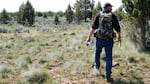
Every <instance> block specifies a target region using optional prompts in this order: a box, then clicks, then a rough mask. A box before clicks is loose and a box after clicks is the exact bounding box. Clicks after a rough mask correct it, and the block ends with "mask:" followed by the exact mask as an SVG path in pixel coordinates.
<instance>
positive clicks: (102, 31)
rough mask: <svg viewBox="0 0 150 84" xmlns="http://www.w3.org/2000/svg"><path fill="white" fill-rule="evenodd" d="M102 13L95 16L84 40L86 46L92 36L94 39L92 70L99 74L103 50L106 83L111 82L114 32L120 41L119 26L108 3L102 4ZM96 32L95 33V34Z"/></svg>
mask: <svg viewBox="0 0 150 84" xmlns="http://www.w3.org/2000/svg"><path fill="white" fill-rule="evenodd" d="M103 8H104V9H103V11H102V12H101V13H98V14H96V16H95V19H94V22H93V24H92V28H91V30H90V32H89V35H88V37H87V39H86V45H88V42H89V41H90V40H91V37H92V35H93V34H94V36H95V37H96V51H95V64H94V69H96V70H97V73H98V72H99V68H100V53H101V51H102V48H105V53H106V79H107V82H113V78H111V73H112V72H111V70H112V48H113V43H114V41H113V39H114V37H115V36H116V35H115V33H114V31H113V28H114V30H115V31H116V32H117V38H118V41H121V32H120V25H119V22H118V20H117V17H116V16H115V15H114V14H113V13H112V12H111V11H112V5H111V4H110V3H106V4H104V7H103ZM95 31H96V32H95Z"/></svg>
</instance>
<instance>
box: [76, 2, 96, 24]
mask: <svg viewBox="0 0 150 84" xmlns="http://www.w3.org/2000/svg"><path fill="white" fill-rule="evenodd" d="M93 7H94V0H92V1H91V0H77V1H76V3H75V11H76V12H78V13H77V15H79V12H80V15H82V16H83V18H82V17H81V16H80V17H81V20H82V19H84V21H85V22H86V21H87V18H90V19H91V18H92V10H93ZM78 20H79V19H78Z"/></svg>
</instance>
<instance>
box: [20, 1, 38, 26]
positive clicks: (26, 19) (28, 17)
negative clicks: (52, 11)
mask: <svg viewBox="0 0 150 84" xmlns="http://www.w3.org/2000/svg"><path fill="white" fill-rule="evenodd" d="M34 18H35V12H34V8H33V7H32V5H31V3H30V2H29V1H27V3H26V4H25V5H24V3H23V4H22V5H21V6H20V8H19V12H18V19H17V21H18V23H20V24H23V25H30V26H31V25H32V24H33V23H34Z"/></svg>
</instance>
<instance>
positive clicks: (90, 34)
mask: <svg viewBox="0 0 150 84" xmlns="http://www.w3.org/2000/svg"><path fill="white" fill-rule="evenodd" d="M99 16H100V14H99V13H97V14H96V16H95V18H94V21H93V24H92V28H91V29H90V31H89V34H88V37H87V39H86V44H87V42H88V41H90V40H91V37H92V35H93V34H94V32H95V30H96V29H97V28H98V25H99Z"/></svg>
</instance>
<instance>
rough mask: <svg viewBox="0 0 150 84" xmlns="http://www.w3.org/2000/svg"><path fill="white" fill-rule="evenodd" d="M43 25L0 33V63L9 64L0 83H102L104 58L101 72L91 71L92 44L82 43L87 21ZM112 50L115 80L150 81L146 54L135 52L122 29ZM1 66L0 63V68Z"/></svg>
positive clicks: (130, 83) (120, 82) (141, 83)
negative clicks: (97, 74)
mask: <svg viewBox="0 0 150 84" xmlns="http://www.w3.org/2000/svg"><path fill="white" fill-rule="evenodd" d="M38 27H40V26H38ZM43 27H44V28H45V29H46V30H47V29H48V31H46V32H45V30H44V31H43V30H42V31H39V28H36V27H34V28H31V29H30V33H26V32H23V33H16V34H14V33H13V32H12V33H5V34H3V33H1V34H0V38H1V40H0V53H1V54H0V65H8V66H9V67H11V69H10V70H9V67H7V68H8V70H9V72H7V73H6V75H5V74H4V75H3V77H2V79H0V83H3V84H12V83H13V84H17V83H18V84H33V82H34V83H38V84H40V83H41V81H42V82H45V83H46V84H67V83H69V84H72V83H76V84H106V81H105V80H104V78H105V77H104V75H105V60H101V72H102V74H103V75H102V76H93V75H91V71H92V64H93V62H94V50H95V47H94V46H91V47H87V46H86V45H85V44H84V42H85V40H86V37H87V34H88V31H89V23H85V24H81V25H75V24H71V25H66V26H64V25H62V26H60V25H59V26H54V25H45V26H43ZM122 31H123V30H122ZM92 39H93V40H94V39H95V38H92ZM113 51H114V53H113V59H114V60H113V63H114V64H117V66H114V67H113V73H112V76H113V77H114V79H115V84H148V83H149V82H150V80H149V79H150V76H149V75H147V74H150V73H149V71H150V66H149V61H150V59H149V54H146V53H144V52H143V53H141V52H138V51H137V49H136V47H134V46H133V44H132V43H131V42H130V41H129V39H128V38H127V37H126V32H123V40H122V46H121V48H118V44H117V43H115V44H114V50H113ZM104 57H105V53H104V52H102V56H101V58H104ZM7 68H5V69H7ZM3 69H4V68H3V67H0V71H1V70H3ZM0 73H4V72H0ZM18 79H19V80H20V81H18ZM6 80H7V81H6ZM30 80H32V82H30ZM38 80H41V81H39V82H37V81H38ZM21 81H23V82H21Z"/></svg>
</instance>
